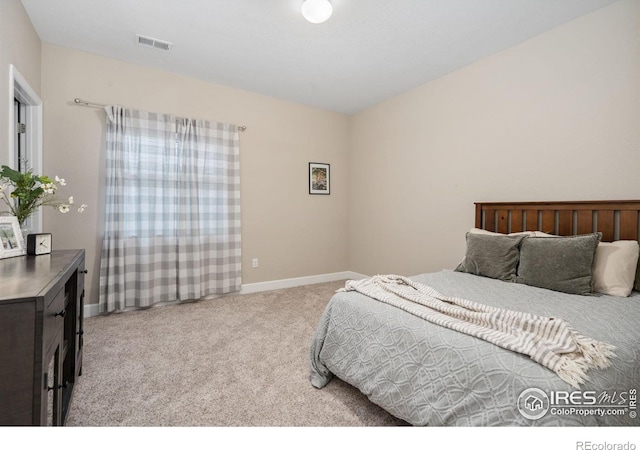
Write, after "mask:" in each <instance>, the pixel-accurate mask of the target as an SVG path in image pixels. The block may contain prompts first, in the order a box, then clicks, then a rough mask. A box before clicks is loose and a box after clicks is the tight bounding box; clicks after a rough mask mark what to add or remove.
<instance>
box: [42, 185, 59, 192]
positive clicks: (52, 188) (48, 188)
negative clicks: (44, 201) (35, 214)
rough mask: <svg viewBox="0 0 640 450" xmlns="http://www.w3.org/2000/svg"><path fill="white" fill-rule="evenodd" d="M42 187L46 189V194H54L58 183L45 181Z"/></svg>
mask: <svg viewBox="0 0 640 450" xmlns="http://www.w3.org/2000/svg"><path fill="white" fill-rule="evenodd" d="M42 189H44V192H45V194H53V193H55V191H56V185H55V184H52V183H45V184H43V185H42Z"/></svg>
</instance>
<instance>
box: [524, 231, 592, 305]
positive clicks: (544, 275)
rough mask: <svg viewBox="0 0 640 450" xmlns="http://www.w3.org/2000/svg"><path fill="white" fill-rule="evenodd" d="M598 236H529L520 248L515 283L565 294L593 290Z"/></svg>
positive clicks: (586, 293)
mask: <svg viewBox="0 0 640 450" xmlns="http://www.w3.org/2000/svg"><path fill="white" fill-rule="evenodd" d="M601 237H602V234H601V233H593V234H584V235H580V236H567V237H554V238H548V237H530V238H528V239H527V240H525V241H524V242H523V243H522V246H521V247H520V265H519V266H518V276H517V279H516V281H517V282H518V283H523V284H527V285H529V286H536V287H541V288H545V289H552V290H554V291H560V292H566V293H568V294H579V295H588V294H590V293H591V292H592V291H593V264H594V261H595V256H596V249H597V248H598V244H599V243H600V239H601Z"/></svg>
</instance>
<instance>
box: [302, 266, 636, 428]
mask: <svg viewBox="0 0 640 450" xmlns="http://www.w3.org/2000/svg"><path fill="white" fill-rule="evenodd" d="M411 278H413V279H414V280H416V281H418V282H420V283H423V284H426V285H428V286H431V287H433V288H434V289H436V290H438V291H440V292H441V293H443V294H445V295H451V296H457V297H461V298H464V299H468V300H472V301H476V302H480V303H484V304H487V305H492V306H496V307H500V308H506V309H512V310H517V311H526V312H531V313H534V314H538V315H541V316H551V317H561V318H564V319H565V320H567V321H569V323H570V324H571V325H572V326H573V328H574V329H576V330H577V331H578V332H579V333H581V334H583V335H585V336H588V337H591V338H593V339H596V340H599V341H602V342H605V343H608V344H612V345H614V346H615V347H616V351H615V353H616V356H615V357H614V358H613V360H612V365H611V367H609V368H607V369H604V370H600V369H592V370H590V371H589V373H588V376H589V377H590V381H588V382H587V383H586V384H585V385H583V386H582V387H581V389H580V390H576V389H574V388H572V387H571V386H570V385H568V384H567V383H565V382H563V381H562V380H561V379H560V378H558V376H557V375H556V374H555V373H553V372H552V371H550V370H549V369H546V368H545V367H543V366H541V365H539V364H538V363H536V362H534V361H533V360H531V359H530V358H529V357H527V356H525V355H522V354H518V353H514V352H511V351H509V350H505V349H503V348H500V347H497V346H495V345H493V344H490V343H488V342H485V341H483V340H480V339H478V338H476V337H473V336H469V335H466V334H463V333H460V332H457V331H454V330H451V329H448V328H443V327H439V326H437V325H434V324H432V323H429V322H426V321H424V320H423V319H420V318H418V317H416V316H414V315H411V314H408V313H406V312H404V311H403V310H401V309H399V308H396V307H394V306H391V305H388V304H385V303H381V302H379V301H377V300H374V299H371V298H369V297H366V296H364V295H362V294H359V293H357V292H342V293H337V294H335V295H334V296H333V297H332V298H331V300H330V302H329V304H328V305H327V308H326V310H325V312H324V314H323V316H322V318H321V320H320V323H319V324H318V328H317V330H316V334H315V336H314V338H313V342H312V345H311V352H310V353H311V355H310V357H311V383H312V384H313V386H315V387H318V388H322V387H323V386H325V385H326V384H327V383H328V382H329V381H330V380H331V378H332V376H334V375H335V376H337V377H338V378H340V379H342V380H344V381H346V382H347V383H349V384H351V385H353V386H355V387H357V388H358V389H360V391H362V392H363V393H364V394H365V395H367V396H368V397H369V399H370V400H371V401H372V402H374V403H376V404H378V405H379V406H381V407H382V408H384V409H386V410H387V411H388V412H389V413H391V414H393V415H394V416H396V417H399V418H401V419H403V420H406V421H407V422H409V423H411V424H413V425H436V426H437V425H458V426H498V425H565V426H570V425H586V426H598V425H616V426H620V425H631V426H634V425H635V426H639V425H640V419H638V418H637V417H635V416H636V413H637V410H636V409H634V408H635V407H634V405H633V396H634V395H636V394H635V393H636V391H637V390H639V389H640V358H639V356H640V325H639V324H640V295H639V294H638V293H637V292H635V293H634V295H633V296H632V297H629V298H618V297H611V296H578V295H570V294H563V293H559V292H554V291H550V290H546V289H540V288H535V287H530V286H526V285H522V284H515V283H507V282H503V281H498V280H493V279H489V278H483V277H478V276H475V275H469V274H465V273H460V272H453V271H442V272H436V273H430V274H423V275H418V276H415V277H411ZM530 388H537V389H539V390H540V391H542V392H544V393H545V394H546V395H547V397H548V398H549V403H548V404H545V405H544V406H545V409H547V410H548V411H547V413H546V414H545V415H544V416H543V417H541V418H537V419H529V418H526V417H525V416H524V415H523V414H521V412H520V410H519V408H518V404H519V403H518V399H519V397H520V395H521V393H522V392H523V391H525V390H527V389H530ZM540 391H538V392H540ZM565 393H573V397H572V398H573V400H568V401H565V400H563V399H562V398H563V396H564V395H565ZM525 396H526V395H525ZM523 398H524V396H523ZM523 398H521V400H520V405H521V407H522V405H523V401H522V399H523ZM521 409H522V408H521Z"/></svg>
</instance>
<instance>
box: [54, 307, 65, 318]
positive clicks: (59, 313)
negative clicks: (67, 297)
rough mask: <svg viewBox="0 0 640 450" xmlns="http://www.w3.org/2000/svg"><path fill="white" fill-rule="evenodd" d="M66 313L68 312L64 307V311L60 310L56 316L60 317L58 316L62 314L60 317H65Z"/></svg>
mask: <svg viewBox="0 0 640 450" xmlns="http://www.w3.org/2000/svg"><path fill="white" fill-rule="evenodd" d="M66 313H67V312H66V311H65V310H64V309H63V310H62V311H60V312H57V313H56V317H58V316H60V317H64V315H65V314H66Z"/></svg>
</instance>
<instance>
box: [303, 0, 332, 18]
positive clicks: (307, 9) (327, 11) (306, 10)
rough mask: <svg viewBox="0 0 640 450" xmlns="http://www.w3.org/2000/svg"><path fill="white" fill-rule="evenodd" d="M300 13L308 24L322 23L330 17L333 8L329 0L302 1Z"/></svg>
mask: <svg viewBox="0 0 640 450" xmlns="http://www.w3.org/2000/svg"><path fill="white" fill-rule="evenodd" d="M300 11H302V15H303V16H304V18H305V19H307V20H308V21H309V22H311V23H322V22H326V21H327V20H329V17H331V14H332V13H333V6H331V2H330V1H329V0H304V2H302V7H301V8H300Z"/></svg>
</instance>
